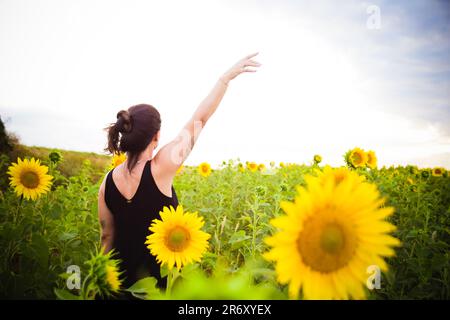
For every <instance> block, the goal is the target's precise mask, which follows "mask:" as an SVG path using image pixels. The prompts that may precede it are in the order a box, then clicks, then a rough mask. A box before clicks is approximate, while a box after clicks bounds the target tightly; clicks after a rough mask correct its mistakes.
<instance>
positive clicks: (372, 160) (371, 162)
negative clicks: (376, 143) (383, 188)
mask: <svg viewBox="0 0 450 320" xmlns="http://www.w3.org/2000/svg"><path fill="white" fill-rule="evenodd" d="M377 162H378V160H377V156H376V155H375V152H374V151H372V150H369V151H368V152H367V166H368V167H369V168H370V169H375V168H376V167H377Z"/></svg>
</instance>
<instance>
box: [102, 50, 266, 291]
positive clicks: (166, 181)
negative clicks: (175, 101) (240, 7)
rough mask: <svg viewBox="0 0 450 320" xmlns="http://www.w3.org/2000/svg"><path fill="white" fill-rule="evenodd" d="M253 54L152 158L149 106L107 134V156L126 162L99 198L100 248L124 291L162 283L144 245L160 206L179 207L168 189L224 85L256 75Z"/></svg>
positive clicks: (123, 114) (156, 120)
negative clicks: (141, 283) (122, 156)
mask: <svg viewBox="0 0 450 320" xmlns="http://www.w3.org/2000/svg"><path fill="white" fill-rule="evenodd" d="M256 55H257V53H255V54H251V55H248V56H246V57H245V58H243V59H241V60H239V61H238V62H237V63H236V64H235V65H234V66H233V67H231V68H230V69H229V70H228V71H227V72H225V73H224V74H223V75H222V76H221V77H220V78H219V79H218V81H217V82H216V84H215V86H214V88H213V89H212V90H211V92H210V93H209V95H208V96H207V97H206V98H205V99H204V100H203V101H202V102H201V103H200V105H199V106H198V108H197V110H196V111H195V112H194V114H193V116H192V118H191V119H190V120H189V121H188V122H187V124H186V125H185V126H184V128H183V129H182V131H181V132H180V134H179V135H178V136H177V138H176V139H174V140H173V141H171V142H169V143H168V144H166V145H165V146H163V147H162V148H161V149H160V150H159V151H158V153H157V154H156V155H153V151H154V150H155V149H156V147H157V146H158V141H159V136H160V126H161V119H160V116H159V112H158V111H157V110H156V109H155V108H154V107H152V106H150V105H146V104H140V105H136V106H133V107H131V108H129V109H128V110H127V111H125V110H122V111H120V112H119V113H118V114H117V122H116V123H114V124H111V126H109V127H108V128H107V131H108V147H107V150H108V151H109V152H111V153H118V152H126V153H127V160H126V161H125V162H124V163H122V164H121V165H119V166H117V167H116V168H115V169H113V170H111V171H110V172H109V173H108V174H107V175H106V177H105V179H104V180H103V183H102V184H101V186H100V190H99V194H98V214H99V220H100V225H101V244H102V247H104V249H105V252H108V251H110V250H111V249H114V250H115V251H116V252H117V258H119V259H120V260H121V266H120V267H121V270H122V271H123V272H124V276H125V279H124V282H123V286H124V287H125V288H127V287H130V286H131V285H132V284H133V283H134V282H136V281H137V280H139V279H141V278H144V277H147V276H152V277H155V278H156V279H157V280H158V286H160V287H164V286H165V283H164V281H163V279H162V278H161V276H160V272H159V265H158V264H157V262H156V260H155V258H154V257H153V256H152V255H151V254H150V252H149V250H148V249H147V248H146V246H145V244H144V242H145V239H146V236H147V235H148V234H149V230H148V227H149V226H150V223H151V221H152V220H153V219H155V218H159V211H160V210H161V209H162V208H163V207H164V206H170V205H172V206H174V207H176V206H177V205H178V199H177V195H176V193H175V190H174V188H173V186H172V182H173V178H174V177H175V174H176V171H177V169H178V168H179V167H180V165H181V164H182V163H183V162H184V161H185V160H186V158H187V156H188V155H189V152H190V151H191V150H192V148H193V146H194V144H195V141H196V140H197V138H198V135H199V133H200V131H201V129H202V128H203V127H204V126H205V124H206V122H207V121H208V119H209V118H210V117H211V115H212V114H213V113H214V111H215V110H216V109H217V107H218V106H219V103H220V101H221V100H222V98H223V96H224V94H225V92H226V89H227V87H228V83H229V82H230V81H231V80H233V79H234V78H236V77H237V76H238V75H240V74H241V73H244V72H255V71H256V69H255V68H257V67H259V66H260V63H258V62H256V61H254V60H252V58H253V57H254V56H256Z"/></svg>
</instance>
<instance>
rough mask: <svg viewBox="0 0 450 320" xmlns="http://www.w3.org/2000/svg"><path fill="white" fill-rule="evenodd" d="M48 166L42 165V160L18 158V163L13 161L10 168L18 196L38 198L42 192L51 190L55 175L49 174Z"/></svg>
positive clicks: (11, 183)
mask: <svg viewBox="0 0 450 320" xmlns="http://www.w3.org/2000/svg"><path fill="white" fill-rule="evenodd" d="M47 172H48V167H46V166H43V165H41V162H40V160H39V159H38V160H35V159H34V158H31V160H28V159H24V160H23V161H22V159H20V158H18V159H17V163H13V164H12V166H10V167H9V168H8V174H9V175H10V176H11V177H10V178H9V180H10V183H9V184H10V185H11V187H13V188H14V191H15V192H16V194H17V196H19V197H20V196H22V195H23V197H24V198H25V199H28V200H29V199H32V200H36V199H37V198H38V197H40V196H41V195H42V194H44V193H47V192H48V191H50V186H51V184H52V183H51V180H52V179H53V177H52V176H51V175H48V174H47Z"/></svg>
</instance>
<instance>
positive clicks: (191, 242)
mask: <svg viewBox="0 0 450 320" xmlns="http://www.w3.org/2000/svg"><path fill="white" fill-rule="evenodd" d="M160 215H161V220H158V219H154V220H153V222H152V224H151V226H150V228H149V230H150V231H151V232H152V233H151V234H150V235H149V236H147V241H146V242H145V244H147V245H148V246H147V248H148V249H149V250H150V252H151V254H152V255H154V256H155V257H156V260H157V261H158V262H159V263H161V264H162V265H164V264H167V266H168V268H169V270H171V269H172V268H173V267H174V266H175V265H176V268H177V269H178V270H180V269H181V267H182V266H184V265H186V264H188V263H191V262H193V261H200V259H201V257H202V255H203V253H204V252H205V251H206V249H207V247H208V239H209V238H210V235H209V234H208V233H206V232H203V231H201V230H200V229H201V227H202V226H203V225H204V223H205V222H204V221H203V218H202V217H199V216H197V213H196V212H194V213H189V212H183V207H182V206H181V205H179V206H178V207H177V208H176V209H174V208H173V207H172V206H170V208H168V207H164V208H163V211H160Z"/></svg>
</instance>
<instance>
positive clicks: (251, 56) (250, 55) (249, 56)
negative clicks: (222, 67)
mask: <svg viewBox="0 0 450 320" xmlns="http://www.w3.org/2000/svg"><path fill="white" fill-rule="evenodd" d="M258 54H259V52H255V53H252V54H249V55H248V56H246V57H245V58H244V60H248V59H251V58H253V57H254V56H257V55H258Z"/></svg>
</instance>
